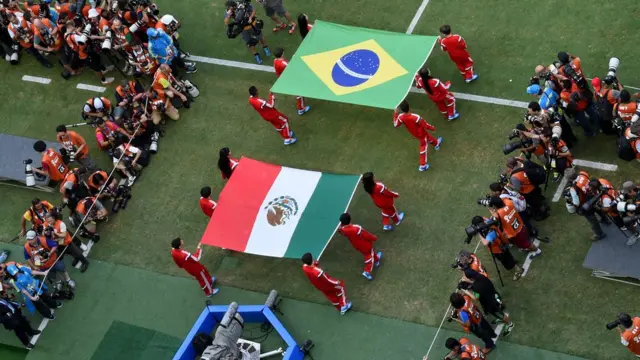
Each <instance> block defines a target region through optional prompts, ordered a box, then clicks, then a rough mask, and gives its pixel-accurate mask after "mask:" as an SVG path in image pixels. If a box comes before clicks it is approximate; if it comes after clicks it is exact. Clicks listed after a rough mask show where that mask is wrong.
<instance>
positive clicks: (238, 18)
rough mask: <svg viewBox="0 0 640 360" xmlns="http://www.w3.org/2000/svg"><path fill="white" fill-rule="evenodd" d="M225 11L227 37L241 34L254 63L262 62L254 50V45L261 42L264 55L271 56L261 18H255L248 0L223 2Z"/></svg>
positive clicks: (230, 37) (253, 10) (232, 37)
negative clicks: (263, 32)
mask: <svg viewBox="0 0 640 360" xmlns="http://www.w3.org/2000/svg"><path fill="white" fill-rule="evenodd" d="M225 6H226V8H227V12H226V13H225V17H224V24H225V25H226V26H227V37H228V38H229V39H235V38H236V37H237V36H238V35H241V36H242V40H243V41H244V43H245V45H246V46H247V48H248V49H249V51H250V52H251V54H253V57H254V59H255V60H256V63H258V64H262V57H260V54H259V53H258V52H257V51H256V45H258V43H260V44H262V47H263V50H264V55H265V56H271V50H269V46H268V45H267V42H266V41H265V40H264V37H263V34H262V26H263V23H262V20H257V19H256V10H255V9H254V8H253V6H251V4H250V0H240V1H234V0H229V1H227V2H226V3H225Z"/></svg>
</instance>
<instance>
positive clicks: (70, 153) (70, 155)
mask: <svg viewBox="0 0 640 360" xmlns="http://www.w3.org/2000/svg"><path fill="white" fill-rule="evenodd" d="M60 155H62V162H64V163H65V164H66V165H69V164H70V163H72V162H74V161H75V160H76V152H75V151H74V150H73V149H67V148H61V149H60Z"/></svg>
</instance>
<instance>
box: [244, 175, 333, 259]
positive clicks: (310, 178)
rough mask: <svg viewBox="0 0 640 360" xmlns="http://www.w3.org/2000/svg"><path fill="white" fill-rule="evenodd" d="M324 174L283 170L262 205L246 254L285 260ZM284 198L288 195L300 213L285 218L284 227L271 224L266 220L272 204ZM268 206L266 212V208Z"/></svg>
mask: <svg viewBox="0 0 640 360" xmlns="http://www.w3.org/2000/svg"><path fill="white" fill-rule="evenodd" d="M320 177H322V173H320V172H316V171H306V170H298V169H292V168H287V167H283V168H282V170H281V171H280V174H278V177H277V178H276V180H275V181H274V182H273V185H271V189H270V190H269V192H268V193H267V197H266V198H265V199H264V201H263V202H262V206H261V207H260V211H259V212H258V216H257V217H256V222H255V223H254V224H253V229H252V230H251V235H250V236H249V241H248V242H247V247H246V248H245V252H247V253H251V254H257V255H263V256H274V257H283V256H284V254H285V253H286V251H287V248H288V247H289V243H290V241H291V238H292V237H293V233H294V232H295V230H296V227H297V226H298V222H299V221H300V218H301V217H302V213H303V212H304V209H305V208H306V207H307V204H308V203H309V199H310V198H311V195H313V192H314V191H315V189H316V186H317V185H318V182H319V181H320ZM281 196H289V197H291V198H292V199H293V200H295V204H297V213H296V214H295V215H293V214H291V216H290V217H289V218H288V219H284V222H285V223H284V224H281V225H275V226H273V225H270V224H269V222H268V221H267V212H268V211H269V208H268V205H269V202H272V201H273V200H274V199H277V198H279V197H281ZM265 207H267V209H265Z"/></svg>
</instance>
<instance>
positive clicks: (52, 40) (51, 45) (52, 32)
mask: <svg viewBox="0 0 640 360" xmlns="http://www.w3.org/2000/svg"><path fill="white" fill-rule="evenodd" d="M33 31H34V34H33V35H34V37H33V47H34V48H35V49H36V50H38V51H40V53H41V54H43V55H45V56H46V55H49V54H51V53H55V52H58V51H60V49H62V45H63V39H62V35H61V34H60V31H59V30H58V27H57V26H56V24H55V23H53V22H52V21H51V20H49V19H35V20H33Z"/></svg>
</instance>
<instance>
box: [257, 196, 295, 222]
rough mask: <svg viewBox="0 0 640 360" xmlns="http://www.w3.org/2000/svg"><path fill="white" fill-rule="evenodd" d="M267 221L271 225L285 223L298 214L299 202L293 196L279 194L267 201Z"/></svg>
mask: <svg viewBox="0 0 640 360" xmlns="http://www.w3.org/2000/svg"><path fill="white" fill-rule="evenodd" d="M264 210H266V211H267V222H268V223H269V225H271V226H280V225H285V224H286V223H287V220H289V219H290V218H291V217H292V216H295V215H297V214H298V202H297V201H296V199H294V198H292V197H291V196H286V195H285V196H279V197H277V198H275V199H273V200H271V201H269V202H268V203H267V206H265V207H264Z"/></svg>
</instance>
